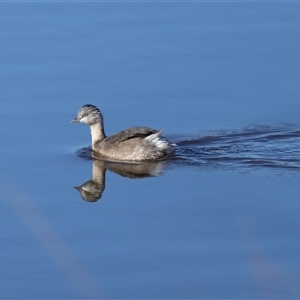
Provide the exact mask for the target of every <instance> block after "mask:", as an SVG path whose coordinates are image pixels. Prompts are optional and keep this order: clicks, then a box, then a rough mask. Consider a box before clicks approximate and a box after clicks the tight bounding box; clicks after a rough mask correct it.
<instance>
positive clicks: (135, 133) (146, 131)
mask: <svg viewBox="0 0 300 300" xmlns="http://www.w3.org/2000/svg"><path fill="white" fill-rule="evenodd" d="M158 132H159V131H158V130H155V129H152V128H149V127H142V126H136V127H131V128H128V129H126V130H123V131H120V132H118V133H115V134H113V135H111V136H109V137H107V138H106V143H107V142H109V143H113V144H115V143H121V142H124V141H126V140H129V139H133V138H138V137H140V138H145V137H147V136H149V135H151V134H154V133H158Z"/></svg>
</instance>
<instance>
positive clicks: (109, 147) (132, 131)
mask: <svg viewBox="0 0 300 300" xmlns="http://www.w3.org/2000/svg"><path fill="white" fill-rule="evenodd" d="M71 122H72V123H75V122H80V123H84V124H87V125H89V126H90V128H91V135H92V149H93V151H95V152H96V154H98V155H100V156H103V157H104V158H108V159H113V160H117V161H146V160H157V159H163V158H165V157H166V156H168V154H170V153H172V152H173V150H174V146H175V144H171V143H170V142H169V141H167V140H165V139H162V138H161V136H160V135H161V134H162V132H163V131H162V130H160V131H158V130H155V129H152V128H149V127H140V126H138V127H132V128H128V129H126V130H123V131H120V132H118V133H115V134H113V135H111V136H109V137H107V136H106V135H105V132H104V127H103V116H102V114H101V112H100V110H99V109H98V108H97V107H96V106H94V105H91V104H86V105H83V106H82V107H81V108H80V109H79V111H78V114H77V117H76V118H75V119H74V120H73V121H71Z"/></svg>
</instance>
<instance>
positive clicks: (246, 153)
mask: <svg viewBox="0 0 300 300" xmlns="http://www.w3.org/2000/svg"><path fill="white" fill-rule="evenodd" d="M169 139H170V140H171V141H172V142H174V143H176V144H177V148H176V152H175V153H174V154H173V155H172V156H170V157H169V158H168V159H167V160H164V161H157V162H144V163H134V164H132V163H119V162H107V161H103V160H94V161H93V171H92V179H91V180H89V181H87V182H85V183H84V184H82V185H80V186H79V187H76V189H77V190H78V191H79V192H80V194H81V197H82V198H83V199H84V200H86V201H89V202H95V201H97V200H98V199H100V198H101V196H102V193H103V191H104V188H105V172H106V170H107V169H108V170H110V171H112V172H114V173H116V174H119V175H121V176H123V177H128V178H144V177H151V176H158V175H160V174H161V173H162V171H163V170H164V169H165V168H168V169H173V168H178V167H189V168H195V169H197V171H207V170H236V171H238V172H250V171H253V170H272V171H274V170H275V171H276V174H278V175H283V174H286V173H289V174H291V173H294V174H297V173H299V172H300V158H299V153H300V125H295V124H283V125H277V126H248V127H245V128H242V129H240V130H231V131H230V130H225V131H224V130H223V131H210V132H199V133H196V134H193V135H181V136H175V135H174V136H169ZM77 154H78V155H79V156H80V157H83V158H86V159H93V157H92V151H91V147H86V148H82V149H80V150H78V151H77Z"/></svg>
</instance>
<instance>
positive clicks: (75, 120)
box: [71, 118, 80, 123]
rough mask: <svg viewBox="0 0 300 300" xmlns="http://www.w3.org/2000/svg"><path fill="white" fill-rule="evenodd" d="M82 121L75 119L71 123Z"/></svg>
mask: <svg viewBox="0 0 300 300" xmlns="http://www.w3.org/2000/svg"><path fill="white" fill-rule="evenodd" d="M78 122H80V120H79V119H78V118H75V119H74V120H72V121H71V123H78Z"/></svg>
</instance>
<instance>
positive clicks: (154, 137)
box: [145, 131, 169, 150]
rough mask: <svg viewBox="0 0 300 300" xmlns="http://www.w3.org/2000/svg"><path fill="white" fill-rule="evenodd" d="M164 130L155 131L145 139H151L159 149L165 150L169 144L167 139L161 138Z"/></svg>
mask: <svg viewBox="0 0 300 300" xmlns="http://www.w3.org/2000/svg"><path fill="white" fill-rule="evenodd" d="M161 133H162V131H159V132H157V133H153V134H151V135H149V136H147V137H146V138H145V140H147V141H149V142H150V143H151V144H152V145H153V146H155V147H156V148H157V149H159V150H165V149H167V148H168V146H169V144H168V142H167V141H165V140H163V139H162V138H160V135H161Z"/></svg>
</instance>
